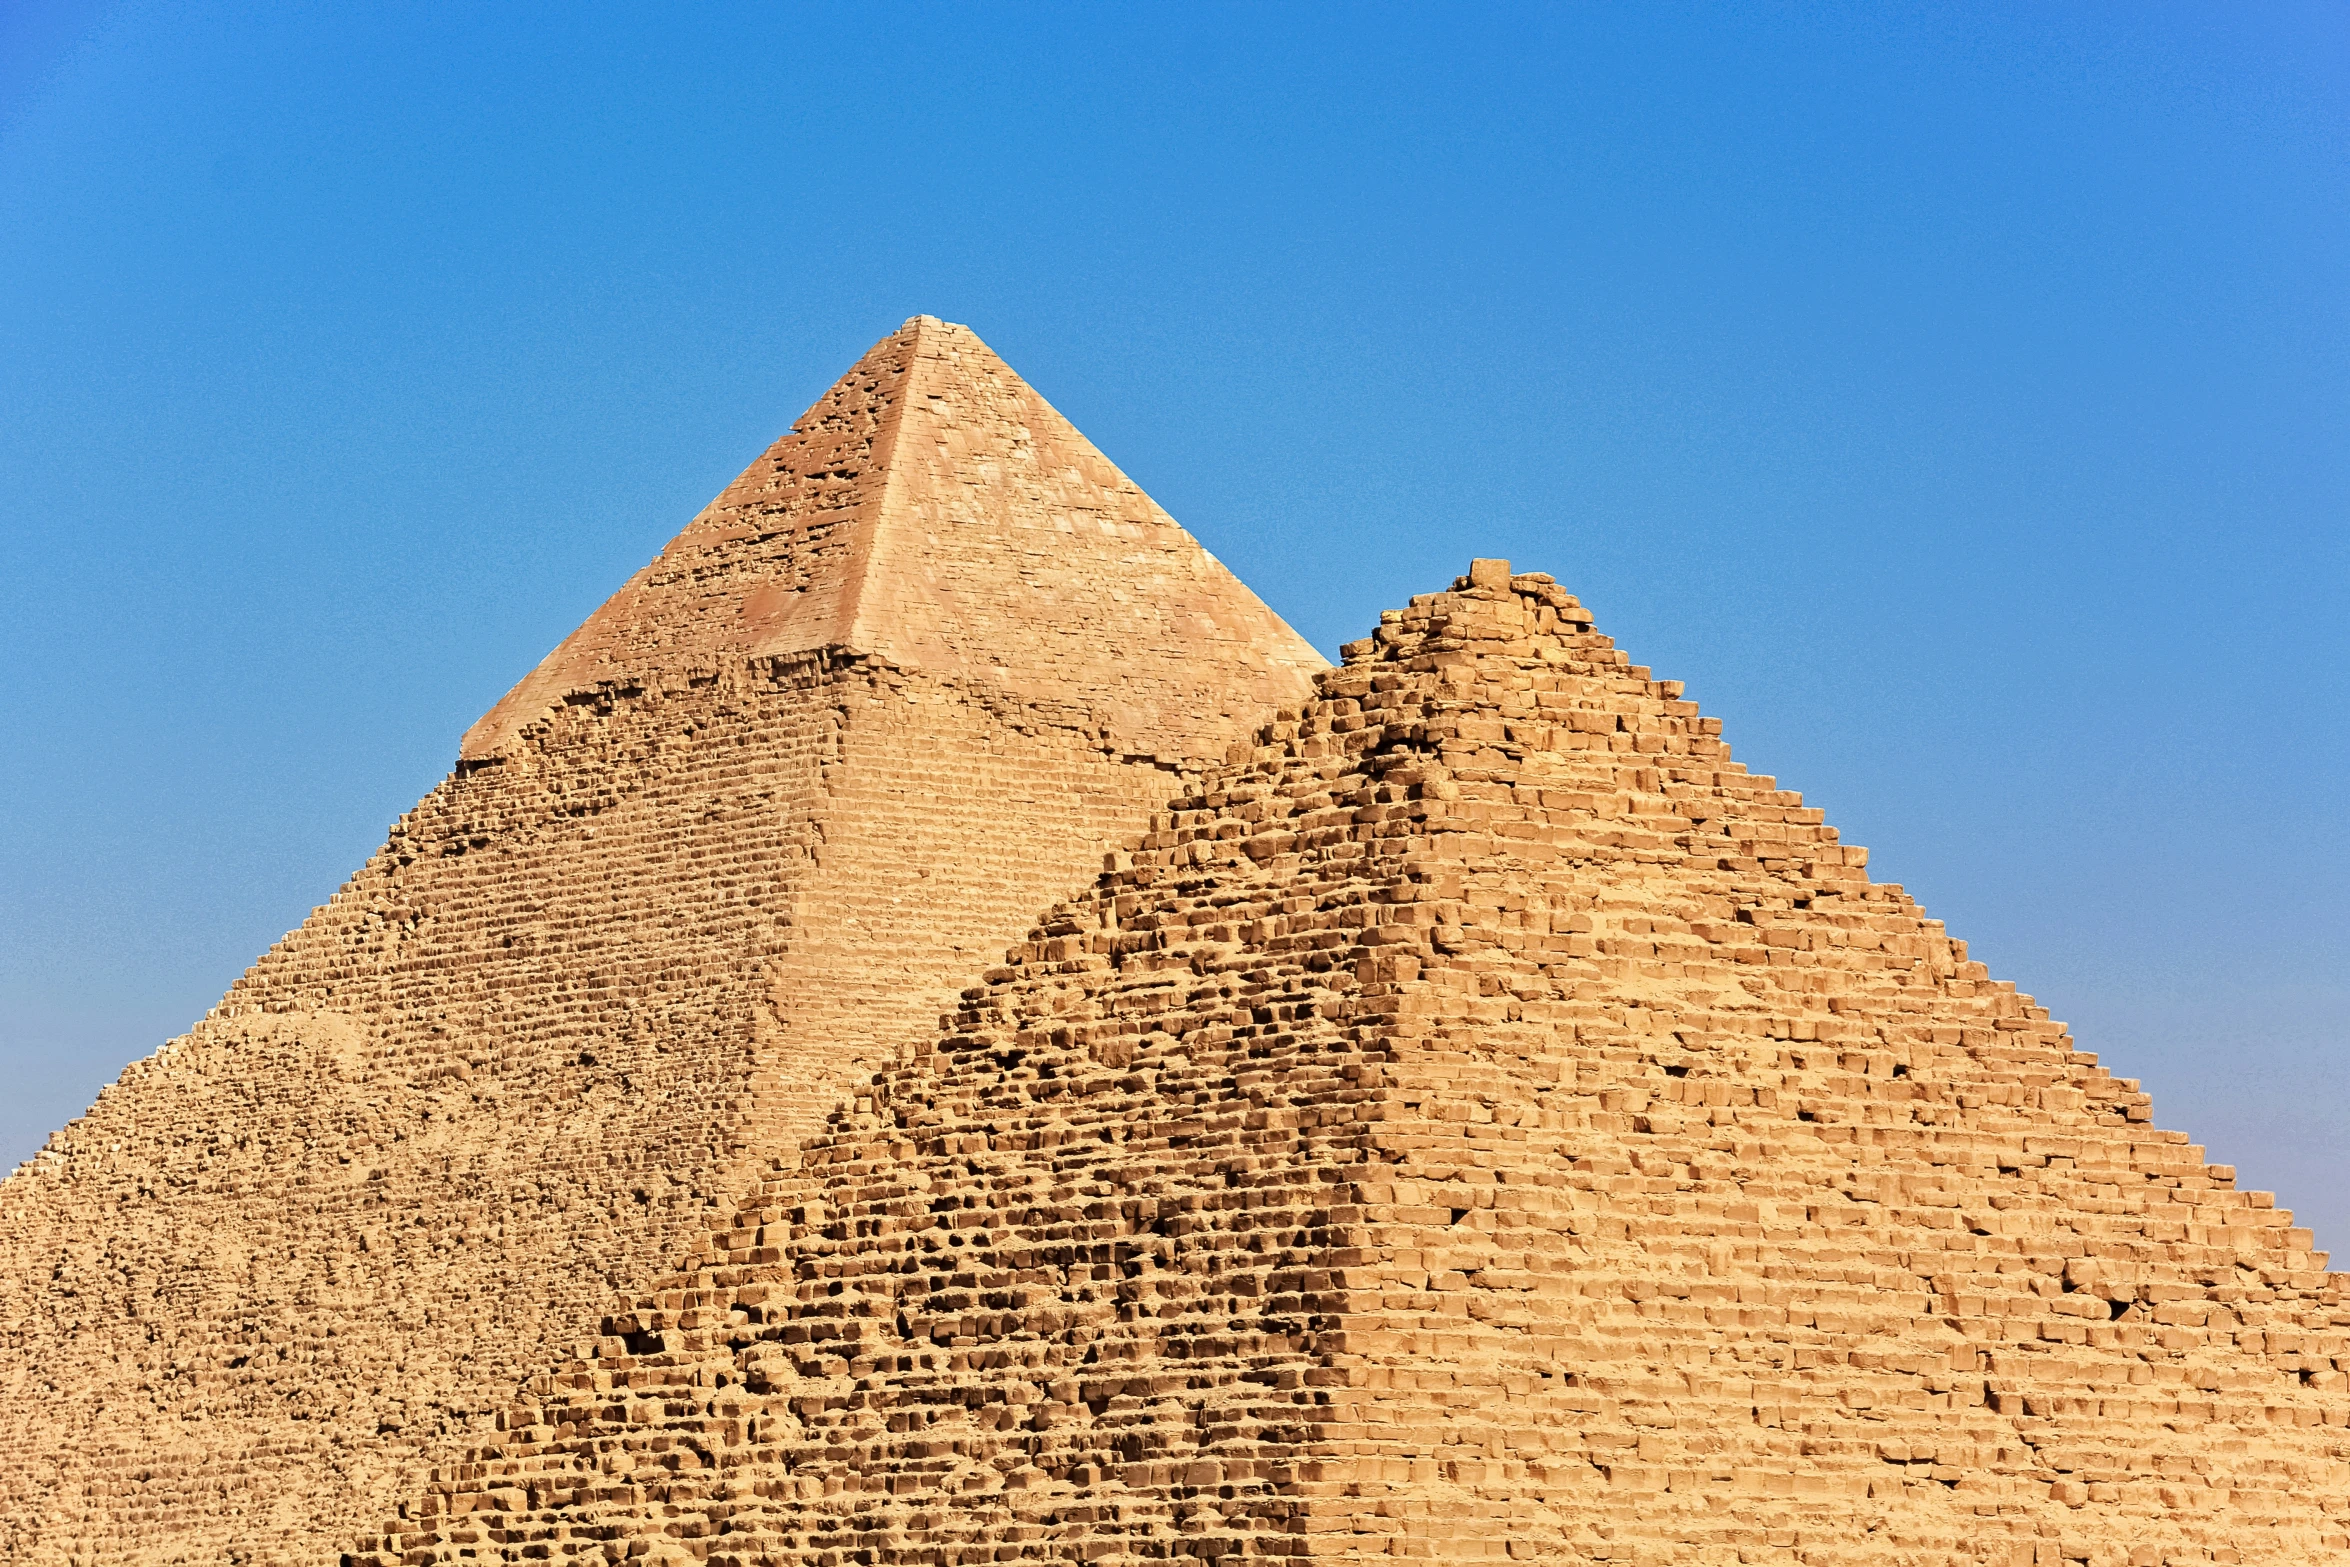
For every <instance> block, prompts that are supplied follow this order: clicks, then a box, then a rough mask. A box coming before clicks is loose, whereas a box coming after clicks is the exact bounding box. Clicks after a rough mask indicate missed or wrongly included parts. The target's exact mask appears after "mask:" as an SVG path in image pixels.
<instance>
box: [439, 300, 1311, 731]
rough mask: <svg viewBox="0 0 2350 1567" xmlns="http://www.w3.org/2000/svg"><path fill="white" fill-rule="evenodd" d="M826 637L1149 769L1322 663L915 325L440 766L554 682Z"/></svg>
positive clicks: (1053, 415) (528, 717) (1110, 472)
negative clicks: (952, 683)
mask: <svg viewBox="0 0 2350 1567" xmlns="http://www.w3.org/2000/svg"><path fill="white" fill-rule="evenodd" d="M973 350H977V352H974V351H973ZM827 648H831V649H837V650H841V651H844V652H850V653H855V654H861V655H865V656H872V657H879V658H882V659H885V660H887V661H889V662H891V663H894V664H898V665H901V666H906V667H914V668H920V669H924V670H927V671H929V672H930V673H932V674H937V675H944V676H949V677H958V678H969V679H975V680H979V681H983V682H986V683H989V684H992V685H995V686H998V687H1004V688H1008V689H1009V690H1010V691H1011V692H1012V694H1014V695H1015V696H1017V697H1019V698H1021V699H1022V700H1024V701H1029V702H1035V703H1042V704H1044V705H1046V706H1049V707H1051V708H1053V709H1055V710H1056V711H1060V712H1062V713H1065V714H1066V716H1067V717H1068V719H1069V721H1070V723H1071V724H1072V725H1073V726H1075V727H1080V728H1088V729H1099V730H1106V731H1108V732H1110V733H1113V734H1117V735H1119V736H1120V737H1121V738H1122V739H1123V740H1124V741H1125V742H1126V743H1127V744H1128V745H1129V746H1130V747H1131V748H1132V749H1133V750H1134V751H1136V752H1137V753H1138V754H1147V755H1155V756H1161V757H1167V758H1174V757H1182V756H1213V755H1218V754H1221V752H1222V750H1223V748H1224V746H1225V745H1226V744H1227V743H1228V742H1229V740H1230V739H1231V738H1233V737H1234V736H1235V735H1237V734H1238V733H1240V732H1241V731H1242V730H1244V729H1245V728H1246V726H1247V725H1248V724H1249V723H1250V722H1251V721H1252V720H1253V719H1254V717H1255V716H1256V714H1257V712H1258V711H1260V710H1262V709H1264V708H1269V707H1272V706H1275V705H1277V704H1279V703H1280V702H1282V701H1285V700H1286V701H1296V700H1299V699H1301V698H1303V697H1304V696H1305V695H1306V694H1307V693H1308V691H1309V690H1310V688H1311V683H1312V677H1313V674H1314V672H1315V671H1317V670H1319V669H1321V668H1323V667H1324V661H1323V659H1322V657H1321V655H1320V654H1318V653H1316V652H1315V651H1314V650H1313V648H1312V647H1311V646H1310V645H1308V644H1307V643H1306V642H1305V640H1304V639H1303V638H1301V637H1299V636H1298V635H1297V633H1296V632H1295V631H1293V630H1291V629H1290V628H1289V626H1288V625H1287V624H1285V623H1284V622H1283V621H1282V620H1281V618H1280V617H1279V616H1278V615H1276V614H1274V613H1273V611H1272V610H1271V609H1269V608H1267V607H1266V605H1265V604H1264V603H1263V602H1262V601H1261V600H1259V599H1258V598H1257V597H1256V595H1255V594H1253V593H1251V592H1250V591H1249V590H1248V589H1247V588H1246V587H1245V586H1244V585H1242V583H1241V582H1240V581H1239V580H1238V579H1237V578H1235V577H1234V576H1233V575H1232V573H1231V572H1230V571H1228V570H1226V569H1225V567H1224V566H1223V565H1222V564H1221V563H1220V562H1218V561H1217V560H1216V559H1215V557H1214V556H1212V555H1210V554H1209V553H1208V552H1207V551H1206V550H1205V549H1203V548H1201V547H1200V544H1199V541H1198V540H1196V539H1194V538H1193V537H1192V536H1191V535H1190V534H1189V533H1187V532H1185V531H1184V529H1183V528H1182V526H1181V525H1180V524H1178V523H1177V522H1176V521H1175V519H1174V518H1172V517H1170V516H1168V515H1167V513H1166V512H1165V511H1164V510H1163V509H1161V508H1160V507H1159V505H1158V504H1157V503H1156V502H1155V501H1153V500H1152V499H1151V498H1150V497H1149V496H1148V495H1146V494H1144V493H1143V492H1142V489H1141V488H1140V487H1139V486H1138V485H1136V484H1135V483H1134V481H1133V480H1131V479H1129V478H1128V477H1127V476H1126V475H1125V474H1124V473H1122V472H1120V471H1119V470H1118V467H1117V465H1116V464H1114V463H1112V462H1111V461H1110V460H1109V459H1108V458H1107V457H1105V456H1103V455H1102V453H1101V452H1100V451H1099V450H1098V449H1097V448H1095V446H1094V445H1093V443H1092V442H1090V441H1088V440H1087V439H1086V438H1085V437H1084V436H1083V435H1082V434H1080V433H1079V432H1078V431H1077V429H1076V428H1075V427H1074V426H1072V425H1071V424H1070V423H1069V421H1068V420H1067V419H1065V418H1063V417H1062V416H1061V414H1060V413H1059V411H1058V410H1056V409H1055V408H1054V407H1053V406H1052V405H1051V404H1050V403H1048V402H1046V401H1045V400H1044V399H1043V398H1042V397H1040V396H1038V395H1037V394H1036V392H1035V391H1034V389H1032V388H1031V387H1029V386H1028V384H1027V383H1026V382H1025V381H1023V380H1021V378H1020V377H1019V375H1018V374H1017V373H1016V372H1014V371H1013V370H1012V369H1011V367H1010V366H1009V365H1006V364H1005V363H1004V362H1003V360H1002V358H1001V356H999V355H997V354H996V353H995V352H994V351H993V350H991V349H988V348H987V345H986V344H985V343H984V342H983V341H981V340H980V338H979V336H978V334H977V333H975V332H973V331H972V330H971V329H970V328H969V327H966V326H960V325H957V324H955V323H953V322H949V321H943V320H941V319H939V318H938V317H936V316H931V315H915V316H912V317H909V318H908V319H907V321H906V323H905V324H904V325H903V326H901V327H899V328H898V330H897V331H895V332H893V333H891V334H890V335H889V336H888V337H885V338H883V339H882V340H881V341H880V342H878V343H876V344H874V345H873V347H872V348H871V349H870V350H868V351H867V352H866V354H865V356H864V357H863V358H862V359H860V360H858V362H857V363H856V365H855V366H853V367H852V368H851V369H850V370H849V372H848V374H846V375H844V376H843V377H841V379H840V380H839V381H837V382H836V383H834V385H833V387H832V389H831V390H830V391H828V392H826V393H825V394H824V396H822V397H820V398H818V399H817V400H816V402H815V404H814V405H813V406H812V407H810V408H809V409H808V411H807V412H806V413H805V414H803V415H801V416H800V418H799V420H798V421H797V422H795V423H794V424H793V426H792V428H791V430H790V431H789V432H788V433H787V434H785V435H784V437H783V438H782V439H781V440H779V441H777V442H776V443H775V444H774V445H773V446H771V447H769V448H768V449H767V451H766V452H765V453H764V454H762V455H761V456H760V457H759V459H758V460H757V461H755V462H753V463H752V464H751V466H750V467H748V468H747V469H745V470H744V471H743V472H742V474H741V475H740V476H739V477H738V478H736V480H735V481H734V483H732V484H730V485H728V486H727V488H726V489H725V490H724V491H723V492H721V493H720V494H719V496H718V497H717V499H715V500H713V501H712V502H711V503H710V504H709V505H708V506H706V507H704V508H703V510H702V512H701V513H700V515H698V516H696V517H695V518H694V520H693V521H692V522H691V523H689V524H688V525H687V526H686V528H685V530H684V531H683V532H681V533H680V534H678V536H677V537H676V538H674V539H672V540H671V541H670V543H669V545H668V547H667V548H665V549H663V550H662V552H661V554H660V556H659V558H658V559H656V560H654V561H653V563H652V564H651V565H649V566H647V567H645V569H644V570H642V571H640V572H638V573H637V574H636V576H635V577H633V578H631V579H630V580H629V581H628V583H627V584H625V585H624V586H623V587H622V588H621V589H620V591H619V592H618V593H616V594H614V595H613V597H612V598H611V599H610V600H609V601H608V602H606V603H605V604H604V606H603V607H602V608H601V609H599V610H597V611H596V613H595V614H594V615H592V616H590V617H589V619H588V620H587V622H586V623H585V624H583V625H582V626H581V627H580V628H579V629H578V630H577V631H575V632H573V633H572V634H571V636H570V637H568V638H566V639H565V640H564V642H563V643H562V645H561V646H559V647H557V648H556V649H555V651H554V652H552V653H550V654H549V655H548V656H547V658H546V659H545V660H544V661H543V662H541V664H540V665H539V667H538V668H537V669H535V670H533V671H532V672H531V673H530V674H529V675H528V676H526V677H525V678H524V679H523V680H522V681H521V682H520V683H519V684H518V685H516V686H515V687H514V689H513V690H512V691H509V692H508V693H507V694H506V696H505V697H504V698H503V699H502V700H501V701H500V702H499V703H498V704H497V706H496V707H494V708H492V709H491V710H490V711H489V713H487V714H486V715H484V716H483V718H482V719H481V721H480V722H479V723H477V724H475V725H474V726H473V728H472V729H471V730H469V731H468V732H467V734H466V736H465V741H464V744H463V746H462V753H461V754H462V755H463V756H464V757H465V758H467V759H469V760H481V759H486V758H488V757H490V756H494V755H496V754H498V753H499V752H500V751H502V750H503V749H504V748H505V747H506V746H507V745H509V744H511V743H512V742H513V741H514V740H515V739H516V738H517V737H518V736H519V735H520V734H521V733H522V732H523V730H524V729H526V728H527V727H528V726H529V725H531V724H532V723H534V722H536V721H537V720H538V719H539V718H541V717H542V716H543V715H544V714H546V713H547V712H548V711H549V710H551V709H552V708H553V707H555V706H556V705H558V704H559V703H561V702H562V701H563V700H564V699H565V698H566V697H567V696H569V695H572V694H573V693H575V692H580V691H587V690H593V689H596V688H598V687H600V686H604V685H608V684H611V683H615V682H625V681H631V680H635V681H642V680H644V679H645V678H647V677H648V676H657V675H660V674H663V673H674V672H677V671H681V670H686V669H692V670H697V671H698V670H702V669H706V668H708V667H709V666H710V665H711V664H712V663H713V662H714V661H716V660H721V659H725V658H730V657H744V656H749V657H761V656H771V655H778V654H786V653H810V652H816V651H819V650H822V649H827Z"/></svg>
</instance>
